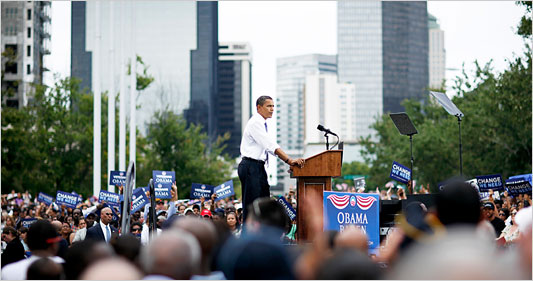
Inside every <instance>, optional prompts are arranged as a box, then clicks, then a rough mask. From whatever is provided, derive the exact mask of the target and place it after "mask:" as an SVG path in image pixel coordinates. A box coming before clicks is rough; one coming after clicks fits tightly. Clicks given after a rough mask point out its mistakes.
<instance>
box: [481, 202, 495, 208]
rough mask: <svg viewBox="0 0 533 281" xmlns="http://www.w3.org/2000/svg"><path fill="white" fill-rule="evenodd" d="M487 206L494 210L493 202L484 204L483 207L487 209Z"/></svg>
mask: <svg viewBox="0 0 533 281" xmlns="http://www.w3.org/2000/svg"><path fill="white" fill-rule="evenodd" d="M485 208H489V209H491V210H494V206H493V205H492V204H491V203H489V202H487V203H485V204H483V209H485Z"/></svg>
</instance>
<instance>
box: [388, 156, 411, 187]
mask: <svg viewBox="0 0 533 281" xmlns="http://www.w3.org/2000/svg"><path fill="white" fill-rule="evenodd" d="M390 178H391V179H394V180H397V181H399V182H403V183H408V182H409V180H410V179H411V169H409V168H407V167H405V166H404V165H402V164H400V163H398V162H396V161H392V169H391V170H390Z"/></svg>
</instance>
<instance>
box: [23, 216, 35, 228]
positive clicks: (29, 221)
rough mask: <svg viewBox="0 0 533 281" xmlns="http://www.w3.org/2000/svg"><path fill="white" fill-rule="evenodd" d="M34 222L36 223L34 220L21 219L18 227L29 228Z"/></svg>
mask: <svg viewBox="0 0 533 281" xmlns="http://www.w3.org/2000/svg"><path fill="white" fill-rule="evenodd" d="M36 221H37V219H36V218H31V219H22V220H21V221H20V226H21V227H27V228H30V226H31V225H32V224H33V223H34V222H36Z"/></svg>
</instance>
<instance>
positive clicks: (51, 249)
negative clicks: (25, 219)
mask: <svg viewBox="0 0 533 281" xmlns="http://www.w3.org/2000/svg"><path fill="white" fill-rule="evenodd" d="M27 240H28V246H29V247H30V250H31V257H30V258H27V259H23V260H20V261H18V262H15V263H12V264H8V265H6V266H5V267H4V268H2V273H1V274H2V279H3V280H26V273H27V271H28V267H29V266H30V265H31V263H32V262H34V261H35V260H37V259H40V258H43V257H48V258H50V259H51V260H52V261H53V262H55V263H63V262H64V260H63V259H62V258H60V257H57V256H55V255H56V253H57V250H58V249H59V244H58V243H59V241H60V240H61V236H60V235H59V233H58V232H57V230H56V228H55V227H54V226H53V225H52V224H51V223H50V222H49V221H46V220H38V221H36V222H35V223H33V224H32V225H31V227H30V228H29V230H28V235H27Z"/></svg>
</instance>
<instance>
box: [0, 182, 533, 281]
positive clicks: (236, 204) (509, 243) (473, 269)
mask: <svg viewBox="0 0 533 281" xmlns="http://www.w3.org/2000/svg"><path fill="white" fill-rule="evenodd" d="M399 190H400V189H399ZM362 191H363V190H358V192H362ZM383 191H384V192H383ZM383 191H382V192H380V190H379V189H376V190H372V191H371V192H377V193H380V194H381V200H390V199H391V198H390V197H391V191H390V188H389V191H388V192H387V190H383ZM422 193H427V192H422ZM171 194H172V198H171V199H169V200H157V201H156V206H155V207H154V212H155V217H156V221H155V224H156V230H155V232H154V231H151V230H150V227H149V225H150V223H151V218H150V216H149V215H148V213H149V209H150V208H151V206H150V204H147V205H146V206H145V207H144V208H143V209H142V210H139V211H136V212H134V213H132V214H131V222H130V225H129V229H128V231H125V233H122V232H123V231H122V230H121V227H120V223H121V220H120V212H119V210H118V208H114V207H113V206H110V205H108V204H107V203H106V202H98V200H95V199H94V198H89V199H87V200H85V201H83V202H82V203H80V204H78V206H77V207H76V208H73V209H72V208H67V207H65V206H64V205H63V206H58V205H57V204H56V203H52V204H50V205H46V204H45V203H42V202H37V200H36V198H35V196H32V195H30V194H29V193H28V192H24V193H15V192H14V191H12V192H11V193H9V194H4V195H2V225H1V227H2V259H1V260H2V270H1V276H2V279H5V280H25V279H28V280H32V279H107V280H110V279H145V280H156V279H157V280H169V279H196V280H197V279H216V280H224V279H531V277H532V275H531V262H532V260H531V241H532V224H531V222H532V219H531V217H532V212H531V210H532V209H531V197H530V196H529V195H528V194H524V195H519V196H511V195H509V194H507V193H506V192H503V193H501V194H498V197H496V196H495V194H494V193H493V192H490V195H489V197H488V199H487V200H483V201H482V200H480V196H479V192H478V191H477V190H476V189H475V188H474V187H473V186H472V185H471V184H469V183H466V182H464V181H457V182H452V183H449V184H447V185H446V186H445V187H444V188H443V189H442V190H441V191H439V193H437V194H435V205H434V206H432V207H430V208H428V207H426V206H425V205H424V204H423V203H421V202H418V201H412V202H410V203H409V204H408V205H407V206H406V208H404V209H403V210H402V211H401V213H400V214H399V215H398V216H397V220H396V224H395V226H394V227H393V230H392V231H389V233H388V234H387V236H386V237H385V238H384V239H383V240H382V241H381V245H380V247H379V250H378V252H377V253H374V254H369V248H368V238H367V236H366V234H365V233H363V232H362V230H361V229H359V228H357V227H345V228H344V230H343V231H342V232H337V231H323V229H322V227H323V214H322V209H321V208H308V212H307V213H306V214H303V218H304V223H305V224H306V225H307V226H308V227H309V229H310V230H311V231H310V232H309V233H310V237H309V241H298V242H296V241H295V240H294V231H295V229H297V226H296V225H294V222H292V221H291V220H290V219H289V217H288V216H287V213H286V210H285V209H284V207H282V206H281V204H279V203H278V202H277V201H276V200H274V199H273V198H268V197H261V198H258V199H255V200H254V201H253V202H252V203H250V204H249V205H248V206H243V205H242V203H241V202H240V200H235V199H234V198H226V199H221V200H216V199H217V198H216V196H213V197H211V198H207V199H204V198H202V199H200V200H178V195H177V191H176V187H175V185H173V187H172V190H171ZM296 196H297V194H296V193H295V192H294V191H291V192H290V193H288V194H285V197H286V200H287V201H288V202H290V203H292V204H293V207H296V206H295V204H296V201H297V200H296V199H297V198H296ZM407 196H408V195H406V194H405V192H402V191H398V192H397V197H396V196H392V197H393V199H396V198H397V199H406V197H407ZM321 199H322V198H321V196H320V194H310V195H309V196H307V198H306V200H308V202H305V203H306V204H309V205H308V206H319V205H321V204H322V200H321ZM243 208H247V213H248V215H247V217H246V220H245V221H244V222H242V221H241V220H242V216H243Z"/></svg>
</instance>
